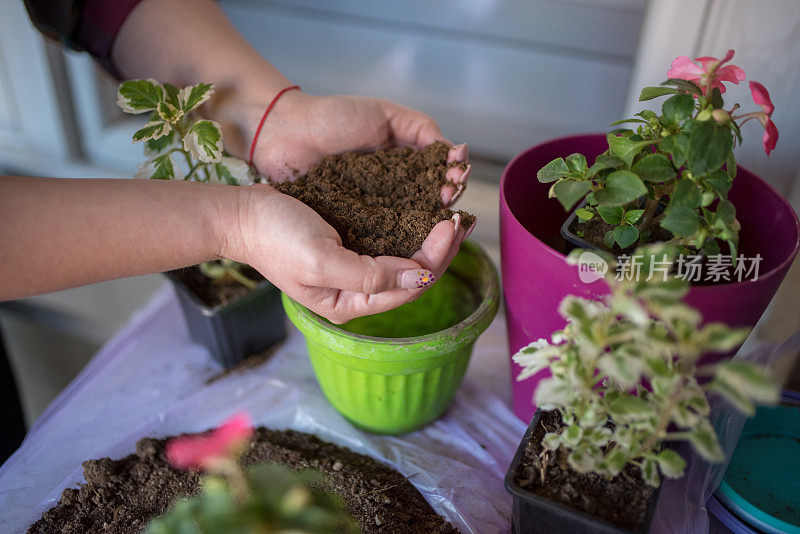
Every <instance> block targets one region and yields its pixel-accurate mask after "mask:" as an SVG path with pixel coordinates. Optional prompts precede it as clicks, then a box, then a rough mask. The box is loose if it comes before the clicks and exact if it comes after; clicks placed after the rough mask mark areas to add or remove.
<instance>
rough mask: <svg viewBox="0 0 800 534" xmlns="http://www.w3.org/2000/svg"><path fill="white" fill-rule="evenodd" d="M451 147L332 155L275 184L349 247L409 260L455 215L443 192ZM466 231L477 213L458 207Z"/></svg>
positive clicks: (439, 146)
mask: <svg viewBox="0 0 800 534" xmlns="http://www.w3.org/2000/svg"><path fill="white" fill-rule="evenodd" d="M447 151H448V147H447V145H446V144H445V143H443V142H436V143H433V144H431V145H428V146H426V147H425V148H423V149H422V150H419V151H415V150H412V149H410V148H398V149H390V150H379V151H377V152H372V153H369V154H362V153H357V152H348V153H346V154H337V155H333V156H328V157H326V158H325V159H323V160H322V161H320V162H319V163H317V164H316V165H314V166H313V167H312V168H311V169H309V171H308V172H307V173H306V174H304V175H303V176H300V177H299V178H298V179H297V180H296V181H294V182H283V183H280V184H276V185H275V187H276V188H277V189H278V190H279V191H280V192H282V193H285V194H287V195H290V196H292V197H294V198H296V199H298V200H300V201H301V202H303V203H304V204H306V205H307V206H309V207H311V208H312V209H313V210H314V211H316V212H317V213H319V214H320V216H321V217H322V218H323V219H325V221H326V222H327V223H328V224H330V225H331V226H333V228H334V229H335V230H336V231H337V232H338V233H339V236H340V237H341V238H342V244H343V245H344V246H345V248H348V249H350V250H353V251H355V252H358V253H359V254H366V255H369V256H399V257H401V258H410V257H411V256H412V255H413V254H414V253H415V252H416V251H418V250H419V249H420V248H421V247H422V242H423V241H424V240H425V238H426V237H427V236H428V234H429V233H430V231H431V230H432V229H433V227H434V226H436V224H437V223H439V222H441V221H446V220H449V219H450V218H452V217H453V214H454V213H455V212H454V211H453V210H450V209H446V208H443V207H442V202H441V197H440V193H441V190H442V186H444V185H445V183H446V182H447V179H446V178H445V173H446V172H447V169H449V168H450V167H460V166H461V167H463V166H465V164H463V163H447ZM458 213H460V214H461V225H462V226H463V227H464V228H465V229H467V228H469V227H470V226H471V225H472V223H473V222H475V216H474V215H471V214H469V213H466V212H463V211H459V212H458Z"/></svg>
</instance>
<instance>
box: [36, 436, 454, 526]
mask: <svg viewBox="0 0 800 534" xmlns="http://www.w3.org/2000/svg"><path fill="white" fill-rule="evenodd" d="M166 441H167V440H166V439H165V440H156V439H151V438H145V439H142V440H140V441H139V442H138V443H137V444H136V453H135V454H131V455H130V456H126V457H125V458H122V459H120V460H111V459H109V458H103V459H100V460H88V461H86V462H84V463H83V472H84V476H85V477H86V484H83V485H81V486H80V487H79V488H77V489H72V488H69V489H66V490H64V492H63V493H62V494H61V500H59V502H58V504H56V505H55V506H54V507H53V508H51V509H50V510H48V511H47V512H45V513H44V515H43V516H42V518H41V519H39V521H37V522H36V523H34V524H33V525H31V527H30V528H29V529H28V532H29V533H42V534H44V533H53V534H56V533H58V534H84V533H86V532H113V533H131V534H134V533H139V532H141V531H142V530H143V529H144V528H145V527H146V526H147V524H148V523H149V522H150V520H151V519H153V518H155V517H158V516H160V515H163V514H164V513H166V512H167V511H168V510H169V508H170V507H171V506H172V504H173V503H174V502H175V501H176V500H178V499H180V498H182V497H187V496H193V495H197V494H198V493H199V492H200V476H199V475H198V474H197V473H196V472H193V471H179V470H176V469H173V468H172V467H171V466H170V465H169V463H167V460H166V457H165V455H164V444H165V442H166ZM242 463H243V464H245V465H250V464H255V463H281V464H283V465H286V466H288V467H290V468H292V469H305V468H314V469H317V470H318V471H320V472H322V473H323V474H324V475H325V477H326V482H325V483H324V484H325V487H324V489H326V490H331V491H333V492H335V493H336V494H338V495H339V497H340V498H341V499H342V500H343V501H344V505H345V508H346V510H347V512H348V513H350V514H351V515H352V516H353V518H354V519H355V520H356V522H357V523H358V525H359V527H361V530H362V531H363V532H365V533H373V532H374V533H378V532H393V533H395V532H396V533H417V532H419V533H425V534H445V533H448V534H449V533H454V532H457V530H456V529H454V528H453V526H452V525H451V524H450V523H448V522H447V521H446V520H445V519H444V518H443V517H441V516H440V515H438V514H437V513H436V512H435V511H434V510H433V508H431V507H430V505H429V504H428V503H427V502H426V501H425V498H424V497H423V496H422V494H420V492H419V491H417V489H416V488H415V487H414V486H413V485H412V484H411V483H410V482H409V481H408V480H407V479H406V478H405V477H403V475H401V474H400V473H398V472H397V471H395V470H394V469H392V468H391V467H388V466H386V465H384V464H382V463H380V462H377V461H375V460H373V459H372V458H370V457H369V456H365V455H363V454H358V453H355V452H353V451H351V450H350V449H346V448H344V447H339V446H337V445H334V444H333V443H328V442H325V441H322V440H320V439H318V438H317V437H315V436H312V435H310V434H304V433H301V432H294V431H291V430H287V431H274V430H268V429H266V428H258V429H257V430H256V435H255V437H254V438H253V440H252V441H251V442H250V448H249V450H248V451H247V452H246V453H245V454H244V456H243V458H242Z"/></svg>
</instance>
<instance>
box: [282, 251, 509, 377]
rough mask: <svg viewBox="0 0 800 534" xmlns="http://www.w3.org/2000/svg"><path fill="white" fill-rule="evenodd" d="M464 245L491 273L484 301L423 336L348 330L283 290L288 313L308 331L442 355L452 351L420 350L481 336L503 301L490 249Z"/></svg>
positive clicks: (484, 286)
mask: <svg viewBox="0 0 800 534" xmlns="http://www.w3.org/2000/svg"><path fill="white" fill-rule="evenodd" d="M461 249H462V251H466V252H468V253H470V254H471V255H473V256H474V257H476V258H478V259H479V260H480V262H481V266H482V269H481V271H482V272H486V273H487V276H486V279H485V280H484V281H483V283H481V287H479V288H478V289H479V291H480V297H481V301H480V304H479V305H478V306H477V307H476V308H475V311H473V312H472V313H471V314H470V315H469V316H468V317H467V318H466V319H464V320H463V321H461V322H459V323H458V324H456V325H453V326H451V327H449V328H446V329H444V330H439V331H437V332H432V333H430V334H425V335H422V336H413V337H402V338H391V337H375V336H366V335H363V334H354V333H352V332H348V331H347V330H344V329H342V328H339V327H338V326H337V325H335V324H333V323H330V322H328V321H326V320H325V319H323V318H322V317H320V316H319V315H317V314H316V313H314V312H312V311H311V310H309V309H308V308H306V307H305V306H303V305H302V304H299V303H298V302H296V301H295V300H293V299H292V298H291V297H289V296H288V295H286V294H285V293H284V294H283V303H284V306H285V307H286V308H287V313H288V315H289V318H290V319H292V322H293V323H294V324H295V326H296V327H297V328H298V329H299V330H300V331H301V332H303V333H304V334H305V332H306V330H307V329H309V328H314V329H317V330H321V331H323V332H325V333H326V334H328V335H329V336H330V337H332V338H334V339H337V340H342V341H346V342H348V343H352V344H355V345H370V346H372V347H375V346H378V347H386V349H388V350H391V351H392V352H393V353H395V354H396V355H397V356H402V355H404V354H405V353H406V352H408V353H413V355H414V356H415V357H414V358H413V361H421V360H425V359H430V358H437V357H440V356H441V355H442V354H443V353H446V352H449V351H436V352H434V353H432V354H431V355H430V356H428V357H419V354H418V353H417V352H416V351H417V349H418V348H419V347H420V346H426V345H431V344H437V343H442V342H443V341H444V340H446V339H447V338H457V339H458V342H457V343H453V346H454V348H455V347H456V346H462V345H464V344H466V343H471V342H473V341H475V339H477V338H478V336H479V335H480V334H481V333H482V332H483V331H484V330H486V328H488V326H489V324H490V323H491V321H492V320H493V319H494V316H495V314H496V312H497V309H498V308H499V304H500V301H499V295H500V288H499V276H498V273H497V268H496V267H495V266H494V264H493V263H492V261H491V259H490V258H489V256H488V254H486V251H485V250H483V247H481V246H480V245H478V244H476V243H473V242H470V241H465V242H464V243H462V244H461ZM478 276H480V275H478ZM478 276H476V278H478ZM290 310H291V311H290ZM292 312H294V313H292ZM293 315H295V316H296V317H297V321H295V319H294V317H293ZM298 323H301V324H298ZM348 356H349V357H351V358H357V359H364V360H374V359H376V358H371V357H360V356H355V355H352V354H348ZM381 360H382V361H386V362H402V361H409V360H408V359H404V358H397V359H393V358H381Z"/></svg>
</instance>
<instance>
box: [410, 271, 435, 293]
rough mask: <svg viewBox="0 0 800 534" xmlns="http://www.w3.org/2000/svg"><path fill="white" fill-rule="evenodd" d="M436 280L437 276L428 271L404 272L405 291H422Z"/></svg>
mask: <svg viewBox="0 0 800 534" xmlns="http://www.w3.org/2000/svg"><path fill="white" fill-rule="evenodd" d="M435 280H436V276H434V274H433V273H432V272H430V271H429V270H427V269H409V270H407V271H403V284H402V287H403V289H422V288H423V287H428V286H429V285H431V284H432V283H433V282H434V281H435Z"/></svg>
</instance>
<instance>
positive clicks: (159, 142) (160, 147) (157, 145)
mask: <svg viewBox="0 0 800 534" xmlns="http://www.w3.org/2000/svg"><path fill="white" fill-rule="evenodd" d="M174 142H175V130H171V131H170V132H169V133H168V134H167V135H162V136H161V137H159V138H158V139H148V140H147V141H146V142H145V149H144V153H145V155H147V156H157V155H159V154H161V152H163V151H164V150H166V149H167V148H169V147H171V146H172V144H173V143H174Z"/></svg>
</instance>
